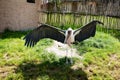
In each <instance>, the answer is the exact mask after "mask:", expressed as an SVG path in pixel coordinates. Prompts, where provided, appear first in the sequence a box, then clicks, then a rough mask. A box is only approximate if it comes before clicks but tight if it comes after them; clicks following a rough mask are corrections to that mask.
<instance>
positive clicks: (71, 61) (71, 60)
mask: <svg viewBox="0 0 120 80" xmlns="http://www.w3.org/2000/svg"><path fill="white" fill-rule="evenodd" d="M72 56H73V48H72V46H71V56H70V57H71V58H70V63H71V64H73V59H72Z"/></svg>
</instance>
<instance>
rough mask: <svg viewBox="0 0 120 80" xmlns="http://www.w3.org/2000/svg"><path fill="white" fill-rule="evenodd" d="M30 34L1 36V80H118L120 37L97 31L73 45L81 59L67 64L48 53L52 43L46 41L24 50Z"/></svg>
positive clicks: (5, 34)
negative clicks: (26, 36) (93, 35)
mask: <svg viewBox="0 0 120 80" xmlns="http://www.w3.org/2000/svg"><path fill="white" fill-rule="evenodd" d="M27 33H28V32H17V31H16V32H12V31H6V32H5V33H3V34H0V80H87V79H88V80H119V79H120V76H119V74H120V38H119V36H118V35H120V32H119V31H116V32H115V33H114V35H111V34H113V32H112V33H111V34H108V33H104V32H101V31H97V33H96V36H95V37H93V38H90V39H87V40H85V41H83V42H81V43H78V44H74V45H73V47H74V48H76V49H77V51H78V53H79V55H80V56H82V57H83V58H82V59H78V58H73V60H74V64H71V65H70V64H69V65H66V64H65V58H64V57H63V58H58V57H57V56H55V55H54V54H53V53H48V52H47V51H46V50H45V49H46V48H47V47H50V46H51V45H52V43H53V40H51V39H43V40H41V41H39V43H38V44H37V45H36V46H35V47H33V48H30V47H25V46H24V40H23V37H24V36H25V34H27Z"/></svg>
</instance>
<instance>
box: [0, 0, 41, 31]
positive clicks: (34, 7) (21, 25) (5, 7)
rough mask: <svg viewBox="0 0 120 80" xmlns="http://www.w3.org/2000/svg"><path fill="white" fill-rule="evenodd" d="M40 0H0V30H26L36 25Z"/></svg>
mask: <svg viewBox="0 0 120 80" xmlns="http://www.w3.org/2000/svg"><path fill="white" fill-rule="evenodd" d="M39 6H40V0H36V2H35V3H28V2H27V0H0V32H3V31H4V30H5V29H9V30H13V31H16V30H27V29H32V28H35V27H36V26H37V25H38V21H39V20H38V19H39V13H38V10H39V9H40V7H39Z"/></svg>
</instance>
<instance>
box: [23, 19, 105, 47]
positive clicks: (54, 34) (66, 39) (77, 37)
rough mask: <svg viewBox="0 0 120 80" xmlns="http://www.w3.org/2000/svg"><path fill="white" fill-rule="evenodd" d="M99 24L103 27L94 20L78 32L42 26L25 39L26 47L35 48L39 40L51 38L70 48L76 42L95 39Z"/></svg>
mask: <svg viewBox="0 0 120 80" xmlns="http://www.w3.org/2000/svg"><path fill="white" fill-rule="evenodd" d="M97 23H98V24H102V25H103V23H102V22H100V21H98V20H94V21H91V22H89V23H88V24H86V25H85V26H83V27H81V28H78V29H76V30H72V29H71V28H69V29H67V30H61V29H58V28H56V27H54V26H50V25H48V24H41V25H40V26H39V27H38V28H36V29H34V30H33V31H32V32H30V33H29V34H27V35H26V36H25V37H24V39H25V45H26V46H30V47H33V46H34V45H35V44H36V43H37V42H38V41H39V40H41V39H43V38H50V39H53V40H56V41H59V42H62V43H65V44H68V45H69V46H70V45H71V44H72V43H74V42H81V41H83V40H85V39H88V38H90V37H94V36H95V33H96V25H97Z"/></svg>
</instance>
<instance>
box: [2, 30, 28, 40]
mask: <svg viewBox="0 0 120 80" xmlns="http://www.w3.org/2000/svg"><path fill="white" fill-rule="evenodd" d="M28 32H29V31H9V30H7V31H5V32H4V33H0V38H2V39H6V38H21V37H22V36H24V35H26V34H27V33H28Z"/></svg>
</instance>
